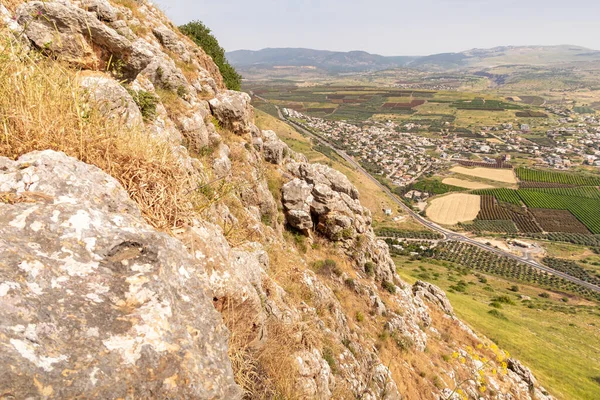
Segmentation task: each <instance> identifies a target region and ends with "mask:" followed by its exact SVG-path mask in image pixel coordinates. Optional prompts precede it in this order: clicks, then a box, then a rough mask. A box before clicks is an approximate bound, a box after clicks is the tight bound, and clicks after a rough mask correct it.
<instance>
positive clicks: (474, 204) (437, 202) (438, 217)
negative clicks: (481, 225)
mask: <svg viewBox="0 0 600 400" xmlns="http://www.w3.org/2000/svg"><path fill="white" fill-rule="evenodd" d="M479 210H480V199H479V196H475V195H472V194H463V193H455V194H449V195H447V196H443V197H438V198H437V199H434V200H432V201H431V204H430V205H429V207H427V210H426V213H427V217H428V218H429V219H430V220H432V221H433V222H437V223H438V224H443V225H456V224H458V223H459V222H468V221H473V220H474V219H475V218H476V217H477V214H479Z"/></svg>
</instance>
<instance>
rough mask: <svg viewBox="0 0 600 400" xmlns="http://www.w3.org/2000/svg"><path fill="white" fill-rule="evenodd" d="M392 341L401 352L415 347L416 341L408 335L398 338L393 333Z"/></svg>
mask: <svg viewBox="0 0 600 400" xmlns="http://www.w3.org/2000/svg"><path fill="white" fill-rule="evenodd" d="M392 339H393V340H394V342H395V343H396V346H398V348H399V349H400V350H401V351H408V350H410V349H412V348H413V347H414V345H415V342H414V340H413V339H412V338H411V337H409V336H407V335H400V336H398V335H397V334H396V333H392Z"/></svg>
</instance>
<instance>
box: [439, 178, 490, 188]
mask: <svg viewBox="0 0 600 400" xmlns="http://www.w3.org/2000/svg"><path fill="white" fill-rule="evenodd" d="M442 183H443V184H446V185H450V186H458V187H461V188H465V189H493V188H494V187H493V186H491V185H486V184H485V183H479V182H472V181H467V180H464V179H458V178H446V179H444V180H443V181H442Z"/></svg>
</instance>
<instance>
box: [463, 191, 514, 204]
mask: <svg viewBox="0 0 600 400" xmlns="http://www.w3.org/2000/svg"><path fill="white" fill-rule="evenodd" d="M473 194H477V195H480V196H485V195H489V196H494V197H495V198H497V199H498V200H499V201H503V202H505V203H512V204H516V205H519V206H520V205H521V198H520V197H519V195H518V194H517V191H516V190H512V189H504V188H503V189H481V190H475V191H473Z"/></svg>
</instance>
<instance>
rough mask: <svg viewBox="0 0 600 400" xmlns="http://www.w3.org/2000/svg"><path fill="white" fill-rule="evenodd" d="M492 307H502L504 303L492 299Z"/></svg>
mask: <svg viewBox="0 0 600 400" xmlns="http://www.w3.org/2000/svg"><path fill="white" fill-rule="evenodd" d="M490 307H494V308H502V304H500V303H498V302H497V301H492V302H491V303H490Z"/></svg>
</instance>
